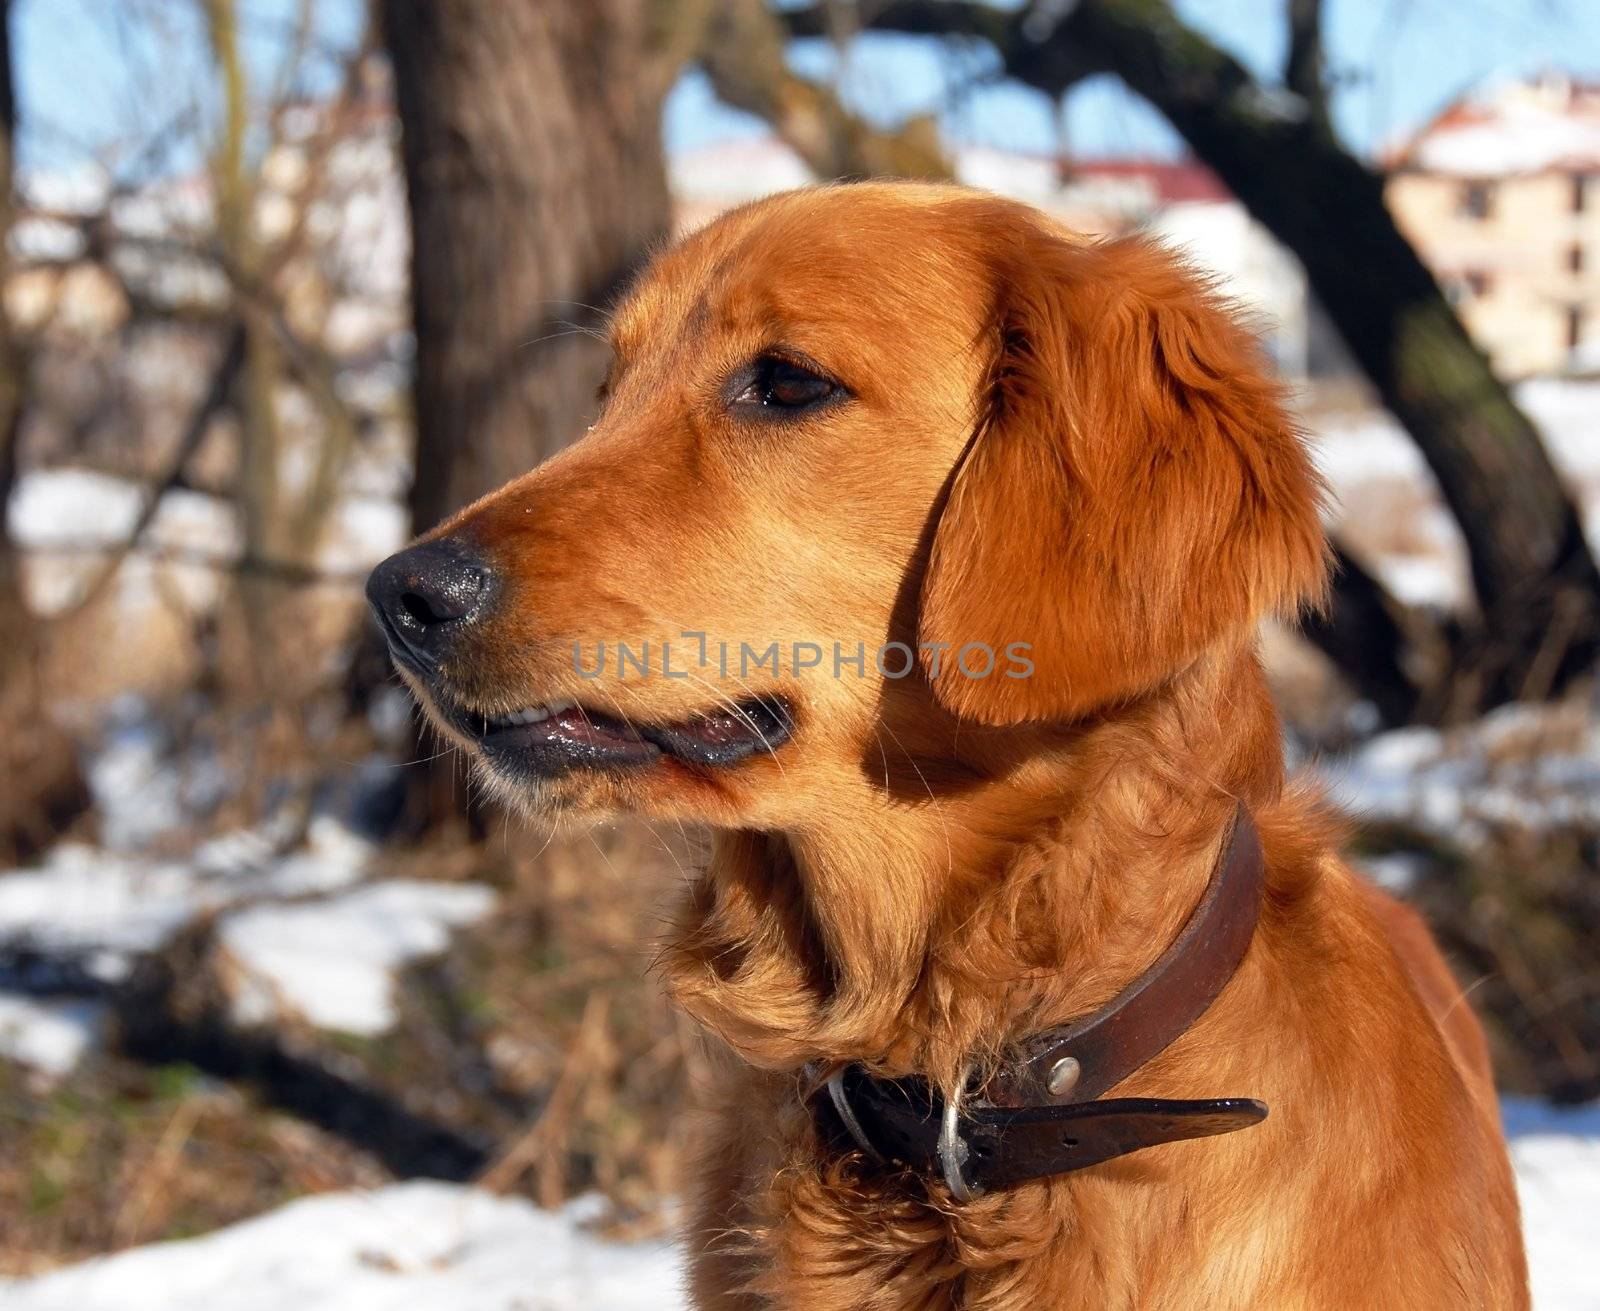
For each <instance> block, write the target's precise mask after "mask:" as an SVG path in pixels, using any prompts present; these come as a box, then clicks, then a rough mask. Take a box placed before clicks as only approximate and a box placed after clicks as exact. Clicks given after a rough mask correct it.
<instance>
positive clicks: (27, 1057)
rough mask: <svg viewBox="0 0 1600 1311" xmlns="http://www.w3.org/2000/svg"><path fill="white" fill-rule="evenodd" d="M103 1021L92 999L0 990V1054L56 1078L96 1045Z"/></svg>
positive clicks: (103, 1015) (102, 1016)
mask: <svg viewBox="0 0 1600 1311" xmlns="http://www.w3.org/2000/svg"><path fill="white" fill-rule="evenodd" d="M104 1021H105V1011H104V1008H103V1007H101V1006H100V1005H99V1004H97V1003H95V1002H90V1001H59V1000H56V999H53V998H45V999H39V998H34V997H12V996H8V995H7V994H5V993H0V1056H5V1057H9V1058H10V1059H11V1060H13V1061H16V1062H17V1063H18V1064H20V1065H26V1066H27V1067H28V1068H29V1069H32V1070H37V1071H39V1072H40V1073H41V1074H44V1075H46V1076H48V1077H50V1078H60V1077H61V1076H62V1075H65V1074H68V1073H69V1072H71V1070H72V1069H73V1068H74V1067H75V1066H76V1065H77V1064H78V1062H79V1061H80V1060H82V1059H83V1057H84V1055H85V1054H86V1053H87V1052H88V1051H89V1050H90V1049H91V1048H93V1047H95V1046H97V1045H98V1044H99V1041H100V1029H101V1025H102V1024H103V1023H104Z"/></svg>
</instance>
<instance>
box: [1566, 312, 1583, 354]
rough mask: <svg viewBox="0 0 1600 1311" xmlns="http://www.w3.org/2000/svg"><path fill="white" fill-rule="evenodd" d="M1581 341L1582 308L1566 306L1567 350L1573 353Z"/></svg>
mask: <svg viewBox="0 0 1600 1311" xmlns="http://www.w3.org/2000/svg"><path fill="white" fill-rule="evenodd" d="M1582 341H1583V306H1582V305H1568V306H1567V349H1568V350H1569V351H1575V350H1577V349H1578V345H1579V343H1580V342H1582Z"/></svg>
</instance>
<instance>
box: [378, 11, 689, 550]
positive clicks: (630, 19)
mask: <svg viewBox="0 0 1600 1311" xmlns="http://www.w3.org/2000/svg"><path fill="white" fill-rule="evenodd" d="M383 12H384V24H385V36H386V39H387V42H388V46H389V52H390V56H391V58H392V60H393V63H394V76H395V92H396V98H397V100H398V102H399V109H400V121H401V125H402V143H403V153H404V160H405V173H406V185H407V191H408V193H409V197H410V204H411V227H412V257H411V286H412V301H413V310H414V317H415V323H416V343H417V355H416V428H417V457H416V479H415V482H414V484H413V489H412V494H411V515H412V526H413V527H414V528H415V529H416V530H417V531H419V532H420V531H423V530H425V529H427V528H430V527H432V526H433V525H434V524H435V523H437V522H438V521H439V520H440V519H442V518H444V517H445V516H446V515H448V514H450V513H451V512H452V511H454V510H456V509H458V508H459V507H461V506H463V505H465V504H467V503H468V502H469V501H471V500H473V499H475V498H476V497H478V496H480V495H482V494H483V493H484V492H487V491H489V490H490V489H492V488H494V487H496V486H498V485H499V484H501V483H503V482H505V481H507V480H508V479H510V478H513V477H515V476H516V475H518V474H520V473H524V472H526V471H527V470H528V469H529V468H531V467H532V466H533V465H534V464H537V463H538V462H539V461H540V460H542V459H543V458H544V457H545V456H547V455H549V454H551V453H552V452H554V451H556V450H558V449H559V448H560V447H561V446H563V445H565V444H566V443H567V442H568V441H570V440H572V439H573V438H574V437H575V436H577V435H578V434H579V433H581V432H582V431H583V429H584V426H585V424H586V423H587V421H588V418H589V416H590V415H591V413H592V409H593V405H594V396H595V390H596V388H597V386H598V385H599V383H600V381H601V378H602V375H603V371H604V367H605V354H606V353H605V347H604V345H603V344H602V343H600V342H597V341H595V340H594V339H592V338H591V337H590V336H589V335H588V334H587V332H585V331H584V330H583V329H584V328H589V327H592V325H593V323H594V320H595V318H596V309H597V308H599V309H603V308H604V307H605V306H606V304H607V302H608V301H610V300H611V299H612V298H613V297H614V295H615V294H616V292H617V290H618V289H619V287H620V286H621V285H622V284H623V283H624V281H625V280H626V278H627V277H628V275H629V274H630V272H631V271H632V270H633V269H634V268H635V266H636V265H637V264H638V263H639V261H640V259H641V258H642V257H643V256H644V254H645V253H646V252H647V251H648V249H649V248H650V245H651V243H653V242H656V241H658V240H659V239H660V238H662V237H663V236H665V235H666V233H667V232H668V230H669V228H670V219H671V214H670V208H669V202H668V195H667V181H666V167H665V162H664V159H663V155H662V147H661V122H660V114H661V101H662V97H663V95H664V94H665V91H666V89H667V87H668V85H670V82H669V79H668V77H667V76H666V73H667V71H668V70H666V69H664V68H663V67H661V64H662V63H663V62H664V61H663V59H662V57H661V51H660V49H659V48H658V47H659V46H660V44H661V42H660V34H659V33H658V32H657V31H656V30H655V27H654V26H653V23H652V20H653V19H654V17H655V8H654V5H653V3H652V0H595V2H594V3H586V4H581V5H580V4H564V3H563V4H552V3H549V0H496V2H495V3H493V4H484V3H482V2H481V0H432V2H431V3H420V2H419V0H384V9H383Z"/></svg>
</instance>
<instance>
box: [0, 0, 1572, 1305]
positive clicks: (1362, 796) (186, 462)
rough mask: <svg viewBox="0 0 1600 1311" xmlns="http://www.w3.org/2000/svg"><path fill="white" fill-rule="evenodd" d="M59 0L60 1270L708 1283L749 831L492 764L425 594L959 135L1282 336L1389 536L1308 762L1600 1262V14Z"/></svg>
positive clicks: (337, 1295)
mask: <svg viewBox="0 0 1600 1311" xmlns="http://www.w3.org/2000/svg"><path fill="white" fill-rule="evenodd" d="M0 15H3V16H4V19H5V22H4V24H3V29H0V30H3V33H4V39H3V40H0V239H3V240H0V509H3V513H0V1301H3V1302H4V1305H6V1306H7V1307H16V1308H21V1309H23V1311H28V1309H30V1308H31V1309H33V1311H42V1309H47V1308H48V1309H56V1308H59V1309H60V1311H68V1309H69V1308H70V1311H97V1309H99V1308H105V1309H106V1311H110V1309H111V1308H116V1311H130V1309H131V1308H144V1307H149V1308H162V1307H167V1306H170V1305H172V1304H173V1301H172V1298H173V1293H172V1290H173V1289H175V1288H179V1287H181V1288H183V1289H185V1290H187V1291H186V1292H185V1294H184V1300H185V1301H186V1302H187V1301H189V1300H191V1299H192V1298H196V1297H200V1296H205V1297H208V1298H210V1299H211V1301H212V1302H213V1303H214V1304H215V1305H216V1306H218V1307H223V1308H255V1307H261V1308H268V1307H271V1308H279V1307H282V1306H283V1305H286V1304H288V1303H289V1302H290V1300H291V1298H293V1299H297V1300H298V1301H299V1303H300V1304H302V1305H304V1306H306V1307H311V1308H321V1307H329V1308H332V1307H348V1306H353V1305H357V1304H359V1305H362V1306H369V1305H370V1306H373V1307H379V1306H383V1307H387V1306H391V1305H393V1306H396V1307H398V1306H402V1305H404V1306H419V1305H420V1306H427V1307H430V1308H445V1309H446V1311H448V1309H449V1308H454V1307H463V1308H473V1309H474V1311H478V1309H482V1308H500V1307H504V1308H515V1307H520V1308H533V1307H541V1308H542V1307H566V1306H585V1307H595V1306H602V1307H673V1306H678V1305H681V1302H682V1298H681V1295H680V1293H679V1292H678V1288H677V1281H678V1269H679V1258H678V1256H677V1254H676V1251H675V1249H674V1247H673V1245H672V1233H673V1228H674V1215H675V1211H674V1189H675V1187H676V1178H677V1175H676V1171H677V1166H678V1158H679V1154H680V1152H681V1150H682V1144H683V1141H684V1131H685V1123H686V1119H685V1114H684V1107H685V1105H686V1094H687V1090H688V1089H689V1088H690V1087H691V1086H692V1085H693V1083H694V1081H695V1080H696V1078H697V1077H699V1076H700V1074H701V1058H700V1056H699V1055H698V1051H697V1047H696V1042H695V1038H694V1035H693V1034H692V1033H691V1032H689V1030H688V1028H687V1026H686V1023H685V1022H684V1021H683V1020H682V1019H681V1017H677V1016H675V1015H674V1014H673V1013H672V1012H671V1010H670V1009H669V1008H668V1007H667V1006H666V1005H665V1003H664V1001H663V1000H662V998H661V996H660V994H659V990H658V989H657V987H656V986H655V984H654V983H653V982H652V981H651V979H650V978H649V975H648V970H649V966H650V961H651V956H652V952H653V949H654V944H655V942H656V941H657V938H658V935H659V933H660V930H661V924H662V916H663V907H664V905H666V904H667V903H668V902H669V901H670V899H671V898H672V897H673V896H674V895H676V894H677V893H678V891H679V890H680V889H681V886H682V885H683V883H684V882H685V880H686V879H687V877H688V873H689V872H690V871H692V870H694V869H695V868H696V865H697V863H698V862H699V860H700V859H701V856H702V853H701V850H700V844H699V841H698V840H697V838H696V836H695V835H694V834H682V833H680V832H678V831H677V830H676V829H673V830H672V831H670V832H665V831H663V832H655V831H651V830H650V829H648V828H642V827H640V828H634V827H619V828H616V829H611V830H605V831H598V832H596V833H594V834H592V835H589V836H586V837H579V838H574V839H570V840H559V841H546V840H545V839H544V838H543V837H539V836H536V835H534V834H531V833H529V832H528V831H526V830H525V829H523V828H521V827H520V826H519V824H518V823H517V822H516V821H515V820H514V819H511V818H508V817H507V816H506V815H505V814H504V813H502V812H500V811H499V810H497V809H495V808H494V807H493V806H492V805H491V804H489V803H488V802H486V801H485V800H483V799H482V798H480V797H477V796H475V795H474V794H473V791H472V788H471V786H470V784H469V782H468V781H467V779H466V777H465V772H464V770H463V769H462V768H461V766H460V762H459V761H458V760H457V759H456V757H455V756H454V755H453V754H452V753H449V752H446V751H445V750H444V748H443V746H442V744H440V743H439V742H438V741H437V740H435V739H433V738H431V737H429V736H428V735H426V734H425V733H424V732H423V731H422V729H421V726H420V725H419V724H418V722H417V720H416V717H415V715H414V713H413V711H412V708H411V706H410V704H409V701H408V698H407V697H406V696H405V694H404V692H403V690H402V689H401V688H400V687H399V686H398V684H397V683H396V681H395V680H394V679H393V678H392V677H391V675H390V672H389V670H388V667H387V663H386V661H385V659H384V657H383V655H382V652H381V649H380V646H379V644H378V642H377V640H376V638H375V635H374V634H373V633H372V632H371V631H370V630H369V628H368V626H367V624H366V620H365V614H364V608H363V606H362V603H361V594H360V585H361V582H362V580H363V578H364V575H365V572H366V570H367V569H368V568H369V567H370V566H371V565H372V564H374V563H375V562H377V561H378V560H379V559H381V558H382V557H383V556H385V555H386V554H388V553H389V552H390V551H392V550H393V549H395V548H396V547H397V546H399V545H400V544H401V543H402V542H404V541H405V540H406V539H407V538H408V537H409V536H411V535H412V534H413V533H414V532H416V531H419V530H423V529H426V528H428V527H429V526H431V525H432V524H433V523H435V522H437V521H438V520H439V519H440V518H441V517H442V516H443V515H445V514H447V513H449V512H450V511H451V510H452V509H454V508H456V507H457V506H459V505H461V504H463V503H465V502H466V501H468V500H469V499H471V498H473V497H475V496H477V495H478V494H480V493H482V492H484V491H486V490H488V489H490V488H491V487H493V486H496V485H498V484H499V483H500V482H502V481H504V480H505V479H507V478H509V477H511V476H513V475H515V474H517V473H520V472H522V471H523V470H525V469H527V468H528V467H530V466H531V465H533V464H534V463H536V462H537V461H538V460H540V459H541V458H543V457H544V456H546V455H548V454H550V453H551V452H553V451H555V450H557V449H558V448H559V447H560V446H561V445H562V444H563V443H565V442H567V441H569V440H571V439H572V438H573V437H575V436H576V435H577V434H579V433H581V432H582V431H583V428H584V426H585V424H586V422H587V415H588V412H589V408H590V406H591V404H592V398H593V395H594V391H595V386H596V384H597V383H598V381H599V379H600V377H601V374H602V372H603V369H604V355H605V351H604V346H603V344H602V343H600V342H598V341H597V340H596V337H595V332H594V329H595V328H596V325H597V324H598V323H599V322H600V321H601V320H602V319H603V316H604V312H605V308H606V306H607V304H608V303H609V302H611V301H612V300H613V298H614V297H615V296H616V294H617V292H618V290H619V289H620V288H621V287H622V286H624V285H625V284H626V281H627V279H628V277H629V276H630V273H631V272H632V271H633V270H635V269H636V268H637V267H638V265H639V263H640V261H641V259H642V258H644V257H645V256H646V255H647V254H648V252H649V251H651V250H653V249H655V248H657V247H658V246H659V245H660V244H661V243H662V242H663V241H665V240H666V239H667V238H669V237H670V235H671V234H673V233H677V232H683V231H685V230H688V229H692V228H694V227H695V226H697V225H699V224H702V223H704V222H706V221H707V220H709V219H710V218H712V217H714V216H715V215H716V214H718V213H719V212H721V211H722V210H725V209H727V208H728V207H730V206H733V205H737V204H740V203H742V202H744V201H747V200H750V199H753V198H755V197H758V196H760V195H763V194H766V193H768V192H771V191H776V190H781V189H784V188H788V187H793V186H799V185H803V184H805V183H807V182H810V181H814V180H818V179H832V178H844V177H861V176H868V175H907V176H917V177H930V178H954V179H958V180H960V181H963V182H966V183H969V184H971V185H974V186H979V187H985V188H990V189H992V190H995V191H998V192H1002V193H1005V194H1007V195H1011V196H1015V197H1018V198H1020V199H1022V200H1025V201H1027V202H1029V203H1031V204H1034V205H1037V206H1039V207H1041V208H1043V209H1045V210H1047V211H1049V212H1050V213H1052V214H1054V215H1057V216H1059V217H1060V218H1061V219H1063V220H1065V221H1066V222H1067V223H1069V224H1071V225H1072V226H1074V227H1076V228H1078V229H1081V230H1083V231H1085V232H1089V233H1097V234H1099V233H1106V234H1109V233H1120V232H1125V231H1128V230H1132V229H1141V230H1145V231H1148V232H1151V233H1153V234H1155V235H1157V236H1158V237H1160V238H1161V239H1163V240H1165V241H1167V242H1169V243H1171V244H1173V245H1174V246H1177V247H1180V248H1182V249H1183V250H1185V251H1187V252H1188V253H1189V255H1190V256H1191V258H1192V259H1193V260H1194V261H1195V262H1196V263H1197V264H1199V265H1200V266H1202V267H1204V268H1205V269H1207V270H1209V271H1211V272H1212V273H1214V274H1215V276H1216V277H1217V278H1218V279H1219V280H1220V282H1221V284H1222V286H1223V287H1224V288H1225V289H1226V290H1227V291H1228V293H1229V294H1230V295H1232V296H1234V297H1236V298H1237V299H1238V301H1239V302H1241V303H1242V304H1243V305H1245V306H1246V307H1247V308H1248V309H1249V311H1250V312H1251V314H1252V315H1253V316H1254V320H1255V323H1256V325H1257V327H1258V329H1259V331H1260V333H1261V336H1262V339H1263V341H1264V343H1265V344H1266V347H1267V349H1268V350H1269V352H1270V354H1271V356H1272V359H1273V361H1274V362H1275V364H1276V366H1277V368H1278V369H1279V370H1280V372H1281V373H1282V375H1283V378H1284V379H1285V381H1286V383H1287V384H1288V385H1289V387H1290V388H1291V389H1292V393H1293V395H1294V397H1295V402H1296V404H1297V406H1298V407H1299V410H1300V413H1301V416H1302V419H1303V422H1304V424H1305V426H1306V428H1307V430H1308V432H1309V433H1310V434H1311V435H1312V437H1313V439H1314V441H1315V446H1316V453H1317V459H1318V461H1319V464H1320V466H1321V468H1322V470H1323V472H1324V474H1325V476H1326V477H1327V479H1328V481H1329V483H1330V484H1331V486H1332V488H1333V491H1334V493H1335V499H1334V504H1333V507H1332V510H1331V514H1330V520H1329V528H1330V531H1331V532H1332V534H1333V536H1334V539H1335V541H1336V542H1337V544H1338V548H1339V554H1340V559H1341V564H1342V571H1341V574H1340V578H1339V583H1338V590H1337V599H1336V604H1335V605H1334V607H1333V609H1332V610H1331V611H1330V613H1329V615H1328V616H1327V617H1326V619H1324V620H1321V621H1319V622H1317V623H1316V624H1315V625H1313V627H1312V628H1311V629H1309V630H1308V631H1307V632H1306V633H1304V634H1300V633H1290V632H1287V631H1271V632H1268V633H1267V634H1266V638H1265V640H1266V647H1267V651H1268V654H1269V657H1270V664H1271V669H1272V675H1273V679H1274V685H1275V689H1276V692H1277V694H1278V698H1279V703H1280V706H1281V708H1282V710H1283V713H1284V716H1285V722H1286V736H1287V739H1288V749H1289V751H1290V753H1291V755H1292V757H1293V758H1294V759H1295V760H1296V761H1297V762H1298V763H1300V764H1302V765H1304V766H1305V767H1306V768H1309V769H1312V770H1315V771H1318V772H1319V773H1321V774H1322V776H1323V777H1324V778H1325V779H1326V780H1327V782H1328V785H1329V786H1330V787H1331V788H1332V789H1333V790H1334V792H1335V794H1336V795H1337V796H1338V797H1339V798H1340V799H1341V801H1343V802H1344V803H1345V804H1347V805H1348V806H1349V807H1350V808H1351V809H1352V811H1353V812H1354V813H1355V815H1356V816H1357V817H1358V819H1359V821H1360V823H1359V827H1358V829H1357V848H1356V849H1357V852H1358V855H1359V858H1360V859H1361V860H1362V861H1364V863H1365V864H1366V866H1367V868H1368V869H1369V870H1370V871H1371V873H1372V874H1373V876H1374V877H1375V878H1377V879H1379V880H1381V881H1382V882H1384V883H1385V884H1387V885H1389V886H1391V887H1394V888H1397V889H1399V890H1402V891H1403V892H1405V893H1406V894H1407V895H1409V896H1411V897H1412V898H1414V899H1415V900H1416V901H1417V902H1419V903H1420V904H1421V905H1422V906H1423V907H1424V908H1425V910H1426V911H1427V913H1428V915H1429V917H1430V919H1431V921H1432V922H1433V924H1434V925H1435V928H1436V931H1437V932H1438V934H1439V936H1440V938H1441V941H1442V942H1443V943H1444V945H1445V946H1446V948H1447V951H1448V953H1449V954H1450V956H1451V957H1452V959H1453V961H1454V963H1455V965H1456V967H1457V969H1458V971H1459V973H1460V974H1461V976H1462V978H1463V979H1464V981H1466V982H1467V983H1468V984H1469V985H1470V995H1471V998H1472V1001H1473V1004H1474V1005H1475V1006H1476V1007H1477V1008H1478V1009H1479V1011H1480V1012H1481V1013H1482V1014H1483V1015H1484V1017H1485V1019H1486V1021H1487V1023H1488V1025H1489V1027H1490V1030H1491V1034H1492V1038H1493V1042H1494V1045H1495V1052H1496V1058H1497V1062H1498V1069H1499V1073H1500V1077H1501V1081H1502V1085H1503V1088H1504V1091H1505V1094H1506V1102H1505V1106H1506V1116H1507V1124H1508V1131H1509V1132H1510V1133H1511V1136H1512V1142H1513V1151H1514V1153H1515V1156H1516V1161H1517V1166H1518V1171H1519V1178H1520V1180H1521V1186H1522V1193H1523V1203H1524V1208H1525V1211H1526V1215H1527V1221H1528V1226H1529V1242H1530V1250H1531V1254H1532V1257H1533V1261H1534V1275H1535V1286H1536V1292H1537V1305H1538V1306H1539V1307H1540V1308H1541V1311H1551V1309H1552V1308H1558V1309H1565V1308H1589V1309H1591V1311H1592V1309H1593V1308H1596V1307H1600V1275H1597V1274H1596V1273H1595V1272H1594V1263H1593V1261H1592V1247H1593V1240H1594V1237H1595V1236H1596V1231H1595V1228H1594V1224H1595V1220H1594V1217H1595V1216H1597V1215H1600V1109H1597V1103H1596V1099H1597V1098H1600V786H1597V785H1600V715H1597V704H1596V698H1595V693H1594V690H1593V687H1594V683H1593V679H1594V673H1595V666H1596V661H1597V658H1600V568H1597V564H1596V553H1595V550H1594V546H1595V545H1600V418H1597V407H1600V6H1596V5H1593V4H1591V3H1588V0H1033V2H1032V3H1015V0H1013V2H1011V3H1001V2H1000V0H995V2H994V3H988V2H986V0H853V2H852V0H816V2H814V3H788V2H787V0H785V2H783V3H776V2H769V0H592V2H586V3H579V2H578V0H571V2H570V3H568V2H566V0H497V2H496V3H493V4H486V3H473V0H431V2H430V0H372V2H371V3H368V0H0ZM1359 1040H1360V1035H1358V1034H1353V1035H1352V1041H1359ZM177 1238H194V1239H196V1241H194V1242H189V1243H183V1244H178V1245H170V1246H165V1247H159V1248H149V1249H146V1250H144V1251H141V1252H140V1253H139V1254H138V1255H137V1256H124V1257H120V1258H114V1259H113V1260H111V1261H109V1262H99V1263H89V1264H82V1263H83V1262H85V1260H86V1259H87V1258H92V1257H97V1256H102V1255H104V1254H114V1253H123V1252H125V1251H127V1250H128V1249H133V1248H141V1247H144V1246H145V1245H148V1244H152V1243H157V1242H159V1241H161V1240H170V1239H177Z"/></svg>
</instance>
